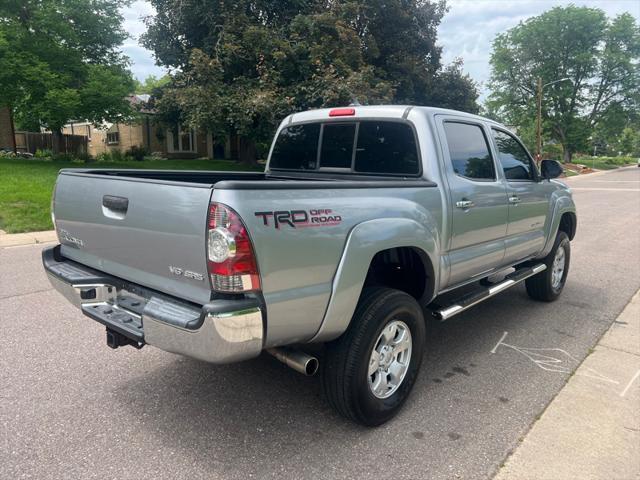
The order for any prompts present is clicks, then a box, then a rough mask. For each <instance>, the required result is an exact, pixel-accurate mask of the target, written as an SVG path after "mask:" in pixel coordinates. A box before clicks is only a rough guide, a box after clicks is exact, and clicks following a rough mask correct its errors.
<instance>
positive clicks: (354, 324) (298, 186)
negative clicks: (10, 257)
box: [43, 106, 576, 425]
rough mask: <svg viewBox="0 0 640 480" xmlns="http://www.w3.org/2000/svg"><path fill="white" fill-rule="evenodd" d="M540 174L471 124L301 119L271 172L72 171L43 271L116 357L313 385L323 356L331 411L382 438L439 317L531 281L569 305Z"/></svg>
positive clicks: (506, 139) (400, 111)
mask: <svg viewBox="0 0 640 480" xmlns="http://www.w3.org/2000/svg"><path fill="white" fill-rule="evenodd" d="M540 170H541V172H540V173H539V172H538V170H537V168H536V165H535V164H534V162H533V160H532V158H531V156H530V155H529V153H528V152H527V150H526V149H525V148H524V147H523V145H522V143H521V142H520V141H519V140H518V139H517V138H516V137H515V136H514V135H513V134H512V133H511V132H510V131H509V130H508V129H506V128H505V127H504V126H502V125H500V124H498V123H495V122H493V121H491V120H488V119H486V118H481V117H478V116H474V115H469V114H465V113H461V112H456V111H451V110H443V109H436V108H425V107H407V106H368V107H361V106H356V107H348V108H335V109H323V110H314V111H308V112H302V113H295V114H292V115H290V116H288V117H287V118H286V119H285V120H284V121H283V122H282V124H281V125H280V127H279V128H278V130H277V133H276V135H275V139H274V141H273V145H272V147H271V151H270V153H269V159H268V162H267V165H266V169H265V171H264V172H263V173H245V172H196V171H148V170H98V169H95V170H94V169H68V170H67V169H65V170H62V171H61V172H60V175H59V177H58V180H57V183H56V188H55V192H54V196H53V199H52V215H53V220H54V224H55V227H56V230H57V233H58V238H59V240H60V245H57V246H55V247H53V248H48V249H45V250H44V251H43V262H44V268H45V270H46V272H47V274H48V276H49V279H50V280H51V283H52V284H53V285H54V287H55V288H56V289H57V290H59V291H60V292H61V293H62V294H63V295H64V296H65V297H66V298H67V299H68V300H69V301H70V302H72V303H73V304H75V305H76V306H77V307H78V308H80V310H81V311H82V312H83V313H84V314H85V315H86V316H88V317H90V318H92V319H93V320H95V321H97V322H99V323H101V324H103V325H105V326H106V331H107V344H108V345H109V346H110V347H112V348H117V347H120V346H124V345H133V346H134V347H137V348H141V347H142V346H143V345H145V344H149V345H153V346H155V347H158V348H160V349H162V350H166V351H168V352H174V353H178V354H182V355H186V356H189V357H193V358H196V359H200V360H203V361H206V362H212V363H228V362H237V361H241V360H245V359H249V358H253V357H257V356H258V355H260V353H261V352H263V351H266V352H268V353H270V354H272V355H274V356H275V357H276V358H278V359H279V360H281V361H282V362H284V363H286V364H287V365H289V366H291V367H292V368H294V369H296V370H298V371H300V372H302V373H305V374H313V373H315V371H316V370H317V369H318V366H319V363H320V362H319V361H318V359H317V358H316V357H315V356H312V355H310V354H309V353H308V351H309V348H308V345H309V344H323V345H324V346H323V347H321V348H312V350H317V351H318V357H320V358H321V359H322V362H321V363H322V365H320V366H321V367H322V368H321V370H322V382H323V386H324V389H325V392H326V396H327V399H328V401H329V402H330V403H331V405H332V406H333V407H335V409H336V410H337V411H338V412H339V413H340V414H342V415H344V416H345V417H347V418H349V419H352V420H354V421H356V422H359V423H362V424H365V425H379V424H381V423H383V422H385V421H387V420H388V419H390V418H391V417H392V416H393V415H394V414H395V413H396V412H397V411H398V410H399V409H400V407H401V406H402V404H403V402H404V401H405V399H406V398H407V396H408V394H409V392H410V390H411V388H412V386H413V384H414V382H415V380H416V377H417V374H418V370H419V368H420V363H421V359H422V357H423V353H424V349H425V336H426V333H425V332H426V328H425V318H435V319H437V320H440V321H444V320H447V319H449V318H451V317H453V316H454V315H456V314H458V313H460V312H462V311H464V310H466V309H468V308H470V307H471V306H473V305H476V304H477V303H479V302H482V301H483V300H485V299H487V298H490V297H492V296H493V295H496V294H497V293H499V292H502V291H504V290H506V289H508V288H509V287H511V286H514V285H517V284H518V283H520V282H525V284H526V289H527V292H528V293H529V295H530V296H531V297H532V298H533V299H536V300H542V301H547V302H548V301H552V300H555V299H556V298H557V297H558V295H560V292H561V291H562V288H563V286H564V284H565V281H566V278H567V272H568V270H569V257H570V245H569V241H570V240H571V239H573V237H574V235H575V231H576V212H575V206H574V202H573V200H572V197H571V192H570V190H569V188H568V187H567V186H565V185H564V184H562V183H561V182H558V181H556V180H552V178H554V177H557V176H559V175H560V174H561V173H562V168H561V167H560V165H559V164H558V163H556V162H552V161H543V162H542V164H541V168H540ZM443 294H446V295H443ZM443 299H447V300H446V301H445V300H443ZM305 347H307V348H305ZM305 349H306V350H307V352H305V351H304V350H305Z"/></svg>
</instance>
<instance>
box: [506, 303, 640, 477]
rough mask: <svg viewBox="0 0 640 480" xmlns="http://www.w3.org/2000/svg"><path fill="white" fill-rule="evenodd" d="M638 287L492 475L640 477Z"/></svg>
mask: <svg viewBox="0 0 640 480" xmlns="http://www.w3.org/2000/svg"><path fill="white" fill-rule="evenodd" d="M639 377H640V292H638V293H636V295H635V296H634V297H633V299H632V300H631V302H630V303H629V304H628V305H627V307H626V308H625V309H624V311H623V312H622V313H621V314H620V316H619V317H618V319H617V320H616V321H615V322H614V324H613V325H612V326H611V328H610V329H609V330H608V331H607V333H605V335H604V336H603V337H602V339H601V340H600V341H599V342H598V344H597V345H596V347H595V349H594V350H593V352H592V353H591V354H590V355H589V356H588V357H587V358H586V359H585V360H584V362H583V363H582V365H580V367H578V369H577V370H576V371H575V373H574V375H573V376H572V377H571V378H570V379H569V381H568V382H567V384H566V386H565V387H564V388H563V389H562V390H561V391H560V393H558V395H557V397H556V398H555V399H554V400H553V401H552V402H551V403H550V404H549V406H548V407H547V409H546V410H545V412H544V413H543V414H542V416H541V417H540V419H539V420H538V421H537V422H536V423H535V424H534V425H533V427H532V428H531V430H530V432H529V433H528V434H527V436H526V437H525V438H524V440H523V442H522V443H521V444H520V446H519V447H518V448H517V449H516V450H515V452H514V453H513V454H512V455H511V457H509V459H508V460H507V461H506V463H505V465H504V466H503V467H502V469H501V470H500V471H499V472H498V474H497V475H496V477H495V479H494V480H529V479H531V480H534V479H535V480H564V479H567V480H569V479H581V480H586V479H597V480H600V479H602V480H605V479H606V480H637V479H640V378H639Z"/></svg>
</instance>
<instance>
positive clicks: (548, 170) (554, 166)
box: [540, 160, 564, 180]
mask: <svg viewBox="0 0 640 480" xmlns="http://www.w3.org/2000/svg"><path fill="white" fill-rule="evenodd" d="M563 173H564V169H563V168H562V165H560V163H559V162H556V161H555V160H542V162H541V163H540V174H541V175H542V178H545V179H547V180H551V179H552V178H558V177H559V176H560V175H562V174H563Z"/></svg>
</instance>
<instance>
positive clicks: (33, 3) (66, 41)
mask: <svg viewBox="0 0 640 480" xmlns="http://www.w3.org/2000/svg"><path fill="white" fill-rule="evenodd" d="M123 4H124V3H123V1H121V0H92V1H90V2H88V1H86V0H4V1H3V2H1V3H0V104H2V105H9V106H10V107H11V108H12V109H13V110H14V111H15V113H16V118H17V119H18V121H19V122H20V123H22V124H26V125H31V126H33V125H40V126H44V127H46V128H49V129H50V130H51V131H52V132H54V134H56V135H57V136H58V137H60V135H61V129H62V126H63V125H64V124H65V123H66V122H67V121H69V120H71V119H87V120H89V121H92V122H95V123H99V122H102V121H104V120H110V121H115V120H119V119H121V118H123V116H126V115H128V114H129V112H130V107H129V104H128V102H127V101H126V99H125V97H126V95H127V94H129V93H130V92H131V91H132V90H133V82H132V79H131V75H130V73H129V72H128V70H127V61H126V58H125V57H124V56H123V55H122V53H120V51H119V46H120V45H121V43H122V41H123V40H124V39H125V38H126V36H127V35H126V33H125V32H124V31H123V30H122V26H121V24H122V20H123V19H122V16H121V14H120V12H119V8H120V7H121V6H122V5H123Z"/></svg>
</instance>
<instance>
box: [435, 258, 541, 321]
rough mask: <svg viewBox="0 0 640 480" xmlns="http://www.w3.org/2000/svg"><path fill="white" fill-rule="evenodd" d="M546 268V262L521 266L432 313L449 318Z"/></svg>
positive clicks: (443, 318)
mask: <svg viewBox="0 0 640 480" xmlns="http://www.w3.org/2000/svg"><path fill="white" fill-rule="evenodd" d="M546 269H547V266H546V265H545V264H544V263H539V264H537V265H534V266H532V267H524V268H519V269H517V270H516V271H515V272H512V273H510V274H509V275H507V276H506V277H505V278H504V280H502V281H501V282H498V283H496V284H495V285H491V286H488V287H486V288H484V289H482V290H480V291H477V290H476V291H474V292H471V293H467V294H466V295H463V296H462V297H460V298H457V299H455V300H454V301H453V302H452V303H450V304H449V305H447V306H446V307H437V308H436V309H434V310H432V314H433V316H434V317H436V318H437V319H438V320H441V321H445V320H448V319H450V318H451V317H453V316H455V315H457V314H459V313H462V312H464V311H465V310H467V309H469V308H471V307H473V306H474V305H477V304H478V303H480V302H484V301H485V300H487V299H489V298H491V297H493V296H494V295H497V294H498V293H500V292H503V291H505V290H507V289H508V288H511V287H513V286H514V285H518V284H519V283H521V282H523V281H525V280H526V279H527V278H529V277H532V276H533V275H536V274H538V273H540V272H542V271H544V270H546Z"/></svg>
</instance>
